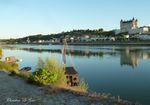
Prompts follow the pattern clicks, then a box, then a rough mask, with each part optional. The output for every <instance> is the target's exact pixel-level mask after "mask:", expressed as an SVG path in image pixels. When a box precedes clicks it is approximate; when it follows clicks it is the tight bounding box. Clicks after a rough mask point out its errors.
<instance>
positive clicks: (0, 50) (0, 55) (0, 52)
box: [0, 48, 3, 58]
mask: <svg viewBox="0 0 150 105" xmlns="http://www.w3.org/2000/svg"><path fill="white" fill-rule="evenodd" d="M2 56H3V50H2V49H1V48H0V58H1V57H2Z"/></svg>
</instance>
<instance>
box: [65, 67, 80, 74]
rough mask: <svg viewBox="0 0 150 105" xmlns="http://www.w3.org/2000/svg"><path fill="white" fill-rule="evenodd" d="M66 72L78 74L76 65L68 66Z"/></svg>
mask: <svg viewBox="0 0 150 105" xmlns="http://www.w3.org/2000/svg"><path fill="white" fill-rule="evenodd" d="M65 74H78V73H77V71H76V70H75V68H74V67H66V71H65Z"/></svg>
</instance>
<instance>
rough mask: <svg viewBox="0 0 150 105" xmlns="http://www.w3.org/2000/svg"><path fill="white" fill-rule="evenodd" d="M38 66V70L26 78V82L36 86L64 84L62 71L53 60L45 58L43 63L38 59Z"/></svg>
mask: <svg viewBox="0 0 150 105" xmlns="http://www.w3.org/2000/svg"><path fill="white" fill-rule="evenodd" d="M38 64H39V65H38V68H37V69H36V70H35V72H33V74H32V75H31V76H30V77H29V78H28V82H32V83H35V84H38V85H51V84H53V85H58V84H63V83H65V78H66V77H65V74H64V70H63V68H62V67H61V66H60V65H59V64H58V63H57V62H56V61H55V60H52V59H49V58H47V59H46V60H45V62H43V61H42V60H41V58H39V60H38Z"/></svg>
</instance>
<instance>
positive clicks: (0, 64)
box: [0, 61, 19, 74]
mask: <svg viewBox="0 0 150 105" xmlns="http://www.w3.org/2000/svg"><path fill="white" fill-rule="evenodd" d="M0 70H3V71H8V72H10V73H12V74H13V73H15V74H19V70H18V64H17V63H12V64H9V63H6V62H4V61H0Z"/></svg>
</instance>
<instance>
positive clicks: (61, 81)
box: [0, 50, 88, 92]
mask: <svg viewBox="0 0 150 105" xmlns="http://www.w3.org/2000/svg"><path fill="white" fill-rule="evenodd" d="M0 54H2V50H0ZM18 67H19V65H18V64H17V63H12V64H9V63H6V62H4V61H0V70H3V71H7V72H10V75H18V76H20V77H23V78H25V79H26V80H27V82H28V83H32V84H36V85H40V86H51V87H53V88H63V89H69V90H73V91H78V92H87V90H88V85H87V84H86V83H85V82H84V80H80V85H79V86H75V87H70V86H68V85H67V84H66V76H65V70H64V67H65V66H64V65H61V64H58V62H57V61H56V60H55V59H49V58H46V60H45V61H43V60H42V59H41V58H39V59H38V65H37V68H36V70H35V71H34V72H33V73H29V72H27V71H20V70H19V69H18Z"/></svg>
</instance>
